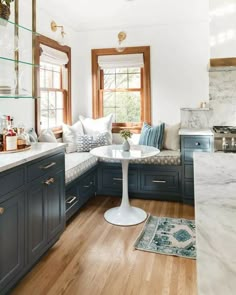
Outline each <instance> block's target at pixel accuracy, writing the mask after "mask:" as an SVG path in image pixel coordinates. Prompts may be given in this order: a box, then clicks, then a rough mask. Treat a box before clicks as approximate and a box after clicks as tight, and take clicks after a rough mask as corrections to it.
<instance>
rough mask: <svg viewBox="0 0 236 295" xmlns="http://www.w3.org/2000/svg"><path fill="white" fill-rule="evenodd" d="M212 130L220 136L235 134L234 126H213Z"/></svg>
mask: <svg viewBox="0 0 236 295" xmlns="http://www.w3.org/2000/svg"><path fill="white" fill-rule="evenodd" d="M213 130H214V131H215V132H216V133H221V134H230V133H231V134H236V127H235V126H213Z"/></svg>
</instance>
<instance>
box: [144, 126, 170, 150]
mask: <svg viewBox="0 0 236 295" xmlns="http://www.w3.org/2000/svg"><path fill="white" fill-rule="evenodd" d="M164 129H165V124H164V123H161V124H160V125H157V126H153V127H152V126H150V125H148V124H147V123H145V122H144V123H143V127H142V130H141V134H140V139H139V144H142V145H149V146H154V147H156V148H158V149H161V148H162V143H163V137H164Z"/></svg>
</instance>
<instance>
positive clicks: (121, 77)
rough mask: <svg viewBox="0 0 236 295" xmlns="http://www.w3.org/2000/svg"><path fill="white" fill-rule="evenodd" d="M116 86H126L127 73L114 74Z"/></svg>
mask: <svg viewBox="0 0 236 295" xmlns="http://www.w3.org/2000/svg"><path fill="white" fill-rule="evenodd" d="M116 88H128V76H127V74H117V75H116Z"/></svg>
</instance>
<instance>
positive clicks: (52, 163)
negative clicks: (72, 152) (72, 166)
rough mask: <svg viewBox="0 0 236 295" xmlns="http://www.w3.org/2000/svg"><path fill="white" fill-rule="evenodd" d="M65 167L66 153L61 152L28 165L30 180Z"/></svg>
mask: <svg viewBox="0 0 236 295" xmlns="http://www.w3.org/2000/svg"><path fill="white" fill-rule="evenodd" d="M63 167H64V153H59V154H56V155H53V156H51V157H47V158H44V159H43V160H40V161H38V162H36V163H34V164H32V165H30V166H28V181H32V180H34V179H35V178H38V177H41V176H43V175H44V174H46V173H48V172H51V171H56V170H60V169H62V168H63Z"/></svg>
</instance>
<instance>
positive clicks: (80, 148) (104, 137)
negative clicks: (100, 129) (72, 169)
mask: <svg viewBox="0 0 236 295" xmlns="http://www.w3.org/2000/svg"><path fill="white" fill-rule="evenodd" d="M108 144H109V140H108V134H107V132H105V133H101V134H99V135H97V136H92V135H79V136H78V137H77V152H89V151H91V150H92V149H94V148H95V147H99V146H103V145H108Z"/></svg>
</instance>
